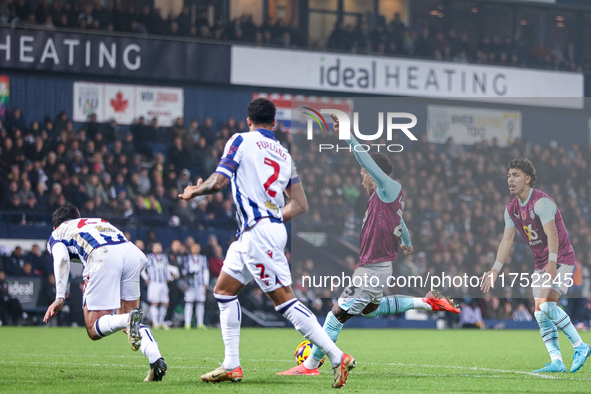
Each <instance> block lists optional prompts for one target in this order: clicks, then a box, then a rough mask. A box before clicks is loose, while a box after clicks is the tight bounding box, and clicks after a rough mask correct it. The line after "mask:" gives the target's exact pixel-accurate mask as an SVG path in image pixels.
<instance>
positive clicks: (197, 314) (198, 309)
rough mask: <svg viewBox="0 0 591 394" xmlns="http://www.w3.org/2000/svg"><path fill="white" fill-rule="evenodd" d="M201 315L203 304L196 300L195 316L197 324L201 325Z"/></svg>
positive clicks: (203, 311)
mask: <svg viewBox="0 0 591 394" xmlns="http://www.w3.org/2000/svg"><path fill="white" fill-rule="evenodd" d="M203 315H205V304H204V303H203V302H198V303H196V304H195V318H196V319H197V326H201V325H203Z"/></svg>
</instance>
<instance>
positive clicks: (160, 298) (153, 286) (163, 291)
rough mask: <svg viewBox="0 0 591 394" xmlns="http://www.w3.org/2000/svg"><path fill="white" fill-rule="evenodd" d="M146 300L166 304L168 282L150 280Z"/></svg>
mask: <svg viewBox="0 0 591 394" xmlns="http://www.w3.org/2000/svg"><path fill="white" fill-rule="evenodd" d="M148 301H149V302H151V303H155V304H168V302H169V301H170V300H169V298H168V283H166V282H152V281H150V283H148Z"/></svg>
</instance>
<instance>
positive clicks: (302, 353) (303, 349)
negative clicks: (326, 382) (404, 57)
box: [295, 341, 326, 368]
mask: <svg viewBox="0 0 591 394" xmlns="http://www.w3.org/2000/svg"><path fill="white" fill-rule="evenodd" d="M310 353H312V344H311V343H310V341H304V342H302V343H300V344H299V345H298V347H297V348H296V351H295V360H296V363H298V365H300V364H303V363H304V361H306V359H307V358H308V356H309V355H310ZM324 360H326V356H324V357H323V358H322V360H321V361H320V365H318V368H320V367H321V366H322V364H324Z"/></svg>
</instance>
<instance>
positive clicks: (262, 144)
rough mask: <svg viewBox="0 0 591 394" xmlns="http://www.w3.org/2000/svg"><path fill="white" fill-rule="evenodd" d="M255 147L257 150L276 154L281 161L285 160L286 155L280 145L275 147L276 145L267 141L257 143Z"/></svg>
mask: <svg viewBox="0 0 591 394" xmlns="http://www.w3.org/2000/svg"><path fill="white" fill-rule="evenodd" d="M256 145H257V146H258V147H259V149H261V150H263V149H267V150H270V151H271V152H275V153H277V154H278V155H279V156H281V158H282V159H283V160H287V154H286V153H285V149H284V148H283V147H282V146H281V145H277V144H276V143H271V142H269V141H257V142H256Z"/></svg>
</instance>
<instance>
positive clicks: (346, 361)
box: [332, 353, 356, 389]
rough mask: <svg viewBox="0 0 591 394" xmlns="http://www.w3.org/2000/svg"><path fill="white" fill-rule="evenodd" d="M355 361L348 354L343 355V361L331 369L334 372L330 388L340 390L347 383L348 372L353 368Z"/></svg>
mask: <svg viewBox="0 0 591 394" xmlns="http://www.w3.org/2000/svg"><path fill="white" fill-rule="evenodd" d="M355 364H356V362H355V359H354V358H353V356H349V355H348V354H345V353H343V359H342V360H341V364H340V365H339V366H338V367H336V368H333V370H334V383H333V384H332V387H333V388H335V389H340V388H341V387H343V386H344V385H345V383H347V378H348V377H349V371H351V370H352V369H353V368H355Z"/></svg>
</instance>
